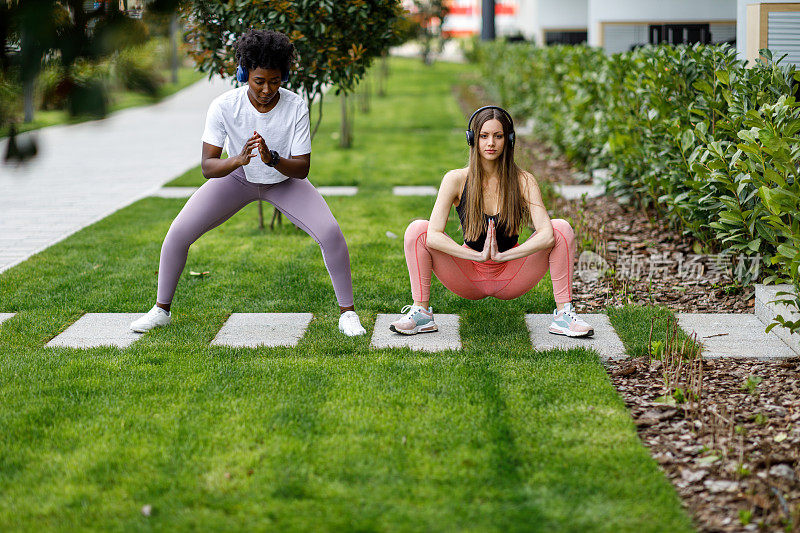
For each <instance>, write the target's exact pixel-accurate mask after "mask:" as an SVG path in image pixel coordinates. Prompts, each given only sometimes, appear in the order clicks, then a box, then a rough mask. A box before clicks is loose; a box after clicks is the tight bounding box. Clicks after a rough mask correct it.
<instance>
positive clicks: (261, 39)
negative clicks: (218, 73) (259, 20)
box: [236, 30, 295, 76]
mask: <svg viewBox="0 0 800 533" xmlns="http://www.w3.org/2000/svg"><path fill="white" fill-rule="evenodd" d="M294 58H295V55H294V45H293V44H292V41H290V40H289V38H288V37H287V36H286V35H285V34H283V33H281V32H279V31H272V30H250V31H248V32H247V33H245V34H243V35H242V36H240V37H239V39H238V40H237V41H236V61H237V63H239V64H240V65H242V66H243V67H244V68H246V69H247V70H248V71H250V72H252V71H253V70H254V69H257V68H259V67H260V68H263V69H271V68H276V69H278V70H280V71H281V74H282V75H284V76H286V75H287V74H288V73H289V68H290V67H291V65H292V62H293V61H294Z"/></svg>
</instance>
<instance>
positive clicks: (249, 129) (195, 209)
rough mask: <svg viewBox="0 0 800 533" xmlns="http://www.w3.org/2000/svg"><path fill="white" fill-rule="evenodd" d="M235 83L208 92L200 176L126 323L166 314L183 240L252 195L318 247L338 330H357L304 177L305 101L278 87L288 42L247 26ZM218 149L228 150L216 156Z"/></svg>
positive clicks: (290, 56) (317, 198)
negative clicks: (144, 300)
mask: <svg viewBox="0 0 800 533" xmlns="http://www.w3.org/2000/svg"><path fill="white" fill-rule="evenodd" d="M236 60H237V62H238V67H237V71H236V76H237V80H238V81H240V82H242V83H244V85H243V86H242V87H238V88H235V89H231V90H230V91H227V92H225V93H223V94H222V95H220V96H219V97H217V98H216V99H214V101H213V102H211V106H210V107H209V110H208V114H207V116H206V125H205V131H204V133H203V137H202V141H203V154H202V165H201V167H202V171H203V176H204V177H205V178H206V179H207V180H208V181H206V183H205V184H203V186H202V187H200V189H198V191H197V192H195V193H194V194H193V195H192V197H191V198H189V200H188V201H187V202H186V205H185V206H184V207H183V209H182V210H181V212H180V213H179V214H178V216H177V217H176V218H175V220H174V221H173V223H172V226H171V227H170V229H169V231H168V232H167V236H166V237H165V238H164V244H163V246H162V248H161V260H160V264H159V270H158V293H157V297H156V304H155V305H154V306H153V308H152V309H151V310H150V311H149V312H148V313H147V314H145V315H144V316H142V317H141V318H139V319H138V320H135V321H134V322H133V323H132V324H131V329H132V330H133V331H139V332H144V331H148V330H150V329H152V328H154V327H157V326H165V325H167V324H169V323H170V321H171V311H170V306H171V303H172V297H173V295H174V293H175V287H176V286H177V284H178V278H179V277H180V274H181V272H182V271H183V268H184V266H185V264H186V257H187V254H188V251H189V246H190V245H191V244H192V243H193V242H194V241H196V240H197V239H198V238H199V237H200V236H201V235H203V234H204V233H206V232H207V231H209V230H211V229H213V228H215V227H217V226H219V225H220V224H222V223H223V222H225V221H226V220H228V219H229V218H230V217H232V216H233V215H234V214H235V213H236V212H238V211H239V210H240V209H242V208H243V207H244V206H245V205H247V204H249V203H250V202H253V201H255V200H259V199H261V200H264V201H266V202H269V203H271V204H272V205H273V206H275V207H276V208H277V209H278V210H279V211H281V212H282V213H283V214H284V215H286V217H287V218H288V219H289V220H291V221H292V222H293V223H294V224H295V225H296V226H298V227H299V228H300V229H302V230H303V231H305V232H306V233H308V234H309V235H310V236H311V237H312V238H313V239H314V240H315V241H316V242H317V243H318V244H319V246H320V248H321V249H322V257H323V260H324V262H325V266H326V267H327V269H328V273H329V274H330V277H331V281H332V282H333V290H334V293H335V294H336V299H337V300H338V303H339V308H340V311H341V315H340V317H339V330H340V331H341V332H342V333H344V334H345V335H348V336H355V335H364V334H365V333H366V331H365V330H364V328H363V327H362V326H361V322H360V321H359V318H358V315H357V314H356V313H355V311H354V308H353V286H352V282H351V278H350V256H349V253H348V250H347V243H346V242H345V240H344V236H343V235H342V231H341V229H340V228H339V224H338V223H337V222H336V219H335V218H334V217H333V215H332V214H331V211H330V209H329V208H328V204H327V203H325V200H324V199H323V198H322V196H321V195H320V193H319V192H318V191H317V190H316V189H315V188H314V186H313V185H312V184H311V183H309V181H308V180H307V179H306V177H307V176H308V171H309V167H310V164H311V135H310V125H309V118H308V106H307V104H306V103H305V100H303V98H302V97H300V96H299V95H298V94H296V93H294V92H292V91H289V90H287V89H285V88H283V87H281V84H282V83H285V82H286V81H287V80H288V74H289V68H290V66H291V64H292V61H293V60H294V45H293V44H292V43H291V41H290V40H289V38H288V37H287V36H286V35H284V34H283V33H280V32H275V31H261V30H250V31H249V32H247V33H246V34H244V35H242V36H241V37H240V38H239V40H238V42H237V43H236ZM223 148H224V149H225V151H226V152H227V153H228V154H229V157H228V158H227V159H221V158H220V155H221V154H222V150H223Z"/></svg>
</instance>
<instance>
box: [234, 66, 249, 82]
mask: <svg viewBox="0 0 800 533" xmlns="http://www.w3.org/2000/svg"><path fill="white" fill-rule="evenodd" d="M247 77H248V73H247V69H246V68H244V67H243V66H241V65H239V66H238V67H236V81H238V82H239V83H246V82H247Z"/></svg>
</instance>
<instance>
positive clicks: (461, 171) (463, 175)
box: [440, 168, 467, 204]
mask: <svg viewBox="0 0 800 533" xmlns="http://www.w3.org/2000/svg"><path fill="white" fill-rule="evenodd" d="M466 181H467V169H466V168H456V169H453V170H451V171H449V172H447V173H446V174H445V175H444V177H443V178H442V186H441V188H440V189H441V190H447V192H448V193H449V196H450V197H451V198H453V199H454V200H455V203H456V204H457V203H458V202H459V201H460V199H461V191H462V190H463V189H464V183H466Z"/></svg>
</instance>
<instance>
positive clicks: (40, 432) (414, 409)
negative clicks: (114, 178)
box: [0, 60, 691, 532]
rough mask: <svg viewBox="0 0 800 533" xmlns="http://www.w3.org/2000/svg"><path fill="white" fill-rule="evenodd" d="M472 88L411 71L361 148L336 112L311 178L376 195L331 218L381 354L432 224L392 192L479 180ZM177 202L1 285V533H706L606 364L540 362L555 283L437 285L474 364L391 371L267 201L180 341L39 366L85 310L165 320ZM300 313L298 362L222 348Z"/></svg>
mask: <svg viewBox="0 0 800 533" xmlns="http://www.w3.org/2000/svg"><path fill="white" fill-rule="evenodd" d="M467 68H469V67H466V66H456V65H447V64H437V65H436V66H434V67H432V68H425V67H424V66H423V65H422V64H421V63H420V62H418V61H409V60H405V61H403V60H395V61H393V62H392V71H393V76H392V78H391V80H390V85H389V96H388V97H387V98H386V99H385V100H380V99H377V98H374V99H373V107H372V112H371V113H370V114H369V115H366V116H365V115H359V116H358V117H357V121H356V129H355V133H356V146H355V148H354V149H352V150H349V151H344V150H340V149H338V148H336V147H335V140H334V139H332V138H331V133H332V132H334V131H336V128H337V120H338V115H337V114H336V112H335V110H337V109H338V106H337V104H336V102H335V101H333V98H330V101H329V103H328V104H327V108H326V114H325V119H324V125H323V127H322V129H321V130H320V133H319V135H318V136H317V138H316V139H315V141H314V152H313V154H314V157H313V158H312V181H314V183H319V184H350V183H358V184H359V185H360V186H361V190H360V192H359V194H358V195H357V196H355V197H352V198H341V197H340V198H330V199H329V200H328V202H329V205H330V206H331V209H332V211H333V213H334V214H335V215H336V217H337V219H338V220H339V222H340V224H341V226H342V229H343V231H344V234H345V237H346V238H347V241H348V245H349V249H350V254H351V261H352V268H353V281H354V287H355V293H356V306H357V310H358V311H359V314H360V315H361V317H362V321H363V322H364V325H365V327H366V328H367V330H368V333H369V334H371V333H372V326H373V324H374V319H375V315H376V314H377V313H386V312H399V310H400V307H401V306H403V305H405V304H407V303H410V301H411V300H410V294H409V288H408V275H407V271H406V267H405V261H404V258H403V248H402V241H401V240H400V239H391V238H388V237H387V236H386V231H391V232H393V233H395V234H396V235H398V236H402V233H403V230H404V228H405V226H406V225H407V224H408V222H409V221H410V220H411V219H413V218H417V217H427V216H428V215H429V214H430V209H431V207H432V204H433V198H413V197H405V198H400V197H393V196H391V193H390V189H389V187H390V186H391V185H396V184H406V183H416V184H432V185H435V184H437V183H438V180H439V179H440V177H441V175H442V173H443V172H444V171H445V170H446V169H449V168H453V167H456V166H459V165H461V164H463V162H464V161H465V158H466V148H465V146H466V145H465V143H464V142H463V132H462V131H461V130H463V129H464V125H463V124H462V122H463V119H462V116H461V114H460V112H459V111H458V109H457V106H456V104H455V102H454V101H453V99H452V97H451V96H450V85H451V84H452V83H454V82H456V81H457V77H458V75H459V73H460V72H462V71H463V70H464V69H467ZM198 112H199V113H200V112H205V110H198ZM196 177H197V176H196V175H191V174H190V175H186V176H184V177H182V178H181V181H182V182H183V184H187V183H196V182H198V181H199V180H197V179H196ZM200 179H201V180H202V178H200ZM182 204H183V201H182V200H172V199H161V198H148V199H144V200H141V201H139V202H137V203H135V204H133V205H132V206H130V207H128V208H125V209H123V210H121V211H119V212H117V213H115V214H113V215H111V216H109V217H107V218H106V219H104V220H102V221H100V222H98V223H96V224H94V225H92V226H90V227H89V228H86V229H84V230H82V231H80V232H78V233H76V234H75V235H73V236H71V237H70V238H69V239H67V240H65V241H63V242H61V243H59V244H57V245H55V246H53V247H51V248H49V249H48V250H46V251H45V252H43V253H41V254H38V255H36V256H35V257H33V258H31V259H29V260H28V261H25V262H24V263H22V264H20V265H18V266H16V267H14V268H13V269H11V270H9V271H6V272H5V273H3V274H0V311H18V312H19V314H18V315H17V316H16V317H14V318H13V319H11V320H9V321H7V322H5V323H4V324H3V325H2V326H0V346H2V349H1V350H0V364H1V365H2V369H3V371H2V372H1V373H0V495H2V496H1V497H0V530H13V529H20V530H34V529H37V530H41V529H43V528H44V529H48V530H50V529H53V530H75V529H88V530H95V529H102V530H108V529H111V530H141V529H153V530H163V531H173V530H204V531H205V530H244V531H252V530H272V531H476V532H483V531H548V532H549V531H614V532H616V531H631V532H642V531H669V532H672V531H689V530H691V522H690V519H689V518H688V517H687V515H686V514H685V512H684V511H683V510H682V509H681V506H680V504H679V499H678V497H677V495H676V493H675V491H674V489H673V488H672V486H671V485H670V483H669V482H668V480H667V479H666V478H665V477H664V476H663V474H662V473H661V472H660V471H659V469H658V467H657V465H656V463H655V462H654V461H653V460H652V459H651V458H650V456H649V454H648V452H647V450H646V449H645V448H644V447H643V446H642V444H641V443H640V441H639V440H638V438H637V436H636V432H635V428H634V424H633V422H632V420H631V419H630V417H629V415H628V412H627V410H626V408H625V406H624V404H623V402H622V400H621V399H620V397H619V396H618V395H617V394H616V392H615V391H614V388H613V387H612V385H611V383H610V381H609V379H608V376H607V374H606V373H605V371H604V369H603V367H602V366H601V364H600V363H599V361H598V358H597V356H596V354H595V353H594V352H590V351H587V350H584V349H576V350H570V351H563V350H551V351H546V352H534V351H532V349H531V346H530V342H529V340H528V334H527V331H526V329H525V325H524V320H523V316H524V314H525V313H529V312H535V313H549V312H551V311H552V309H553V307H554V301H553V296H552V285H551V283H550V278H549V275H548V276H546V277H545V279H544V280H543V281H542V282H541V283H540V284H539V285H538V286H537V287H536V288H535V289H533V290H532V291H531V292H530V293H528V294H527V295H525V296H524V297H522V298H519V299H517V300H513V301H509V302H503V301H498V300H494V299H488V300H483V301H478V302H472V301H468V300H464V299H461V298H458V297H456V296H454V295H452V294H450V293H448V292H447V291H446V290H445V289H444V288H443V287H442V286H441V285H440V284H438V282H434V286H433V290H432V301H433V305H434V308H435V311H437V312H447V313H457V314H459V315H461V336H462V342H463V349H462V350H461V351H459V352H441V353H436V354H421V353H416V352H411V351H409V350H407V349H384V350H374V349H370V348H369V336H367V337H361V338H346V337H344V336H342V335H341V334H339V333H338V332H336V320H337V317H338V309H337V306H336V303H335V300H334V297H333V289H332V287H331V284H330V281H329V278H328V275H327V272H326V271H325V268H324V266H323V263H322V259H321V254H320V252H319V247H318V246H317V245H316V244H315V243H314V242H313V241H312V240H311V238H309V237H308V236H306V235H305V234H304V233H302V232H300V231H299V230H297V229H295V228H294V227H292V226H290V225H284V226H283V227H281V228H279V229H277V230H276V231H274V232H270V231H264V232H262V231H259V230H258V229H257V227H256V226H257V211H256V207H255V205H253V204H251V205H250V206H248V207H246V208H245V209H243V210H242V211H241V212H240V213H239V214H237V215H236V216H234V217H233V218H232V219H231V220H230V221H228V222H226V223H225V224H223V225H222V226H220V227H218V228H216V229H214V230H212V231H211V232H209V233H208V234H206V235H205V236H204V237H202V238H201V239H200V240H199V241H198V242H197V243H195V244H194V245H193V246H192V249H191V250H190V253H189V260H188V263H187V268H186V270H185V273H184V276H182V278H181V280H180V283H179V285H178V290H177V294H176V298H175V301H174V311H175V312H174V322H173V324H172V325H171V326H170V327H169V328H164V329H161V330H156V331H153V332H151V333H149V334H147V335H145V336H144V337H143V338H142V339H141V340H140V341H138V342H136V343H134V344H133V345H131V346H130V347H129V348H127V349H125V350H119V349H115V348H98V349H89V350H76V349H65V348H58V349H49V348H44V347H43V346H44V344H45V343H46V342H47V341H48V340H49V339H51V338H52V337H54V336H55V335H57V334H58V333H59V332H61V331H63V330H64V329H65V328H66V327H67V326H68V325H69V324H70V323H72V322H73V321H75V320H76V319H77V318H78V317H79V316H80V315H81V314H83V313H85V312H143V311H146V310H147V309H149V307H150V306H151V305H152V304H153V300H154V297H155V289H156V269H157V268H158V255H159V250H160V247H161V243H162V240H163V237H164V235H165V233H166V231H167V229H168V227H169V225H170V223H171V222H172V220H173V219H174V217H175V215H176V214H177V213H178V211H179V210H180V208H181V206H182ZM448 229H449V230H450V231H451V232H452V233H453V234H455V231H456V226H455V223H454V222H451V223H450V225H449V228H448ZM189 270H208V271H210V272H211V274H210V275H208V276H207V277H205V278H202V279H197V278H193V277H191V276H189V275H188V272H189ZM298 311H307V312H312V313H313V314H314V320H313V321H312V323H311V325H310V327H309V329H308V331H307V333H306V335H305V336H304V337H303V339H302V340H301V341H300V344H299V345H298V346H297V347H296V348H293V349H289V348H274V349H267V348H259V349H232V348H225V347H216V346H210V345H209V342H210V341H211V339H212V338H213V337H214V335H215V333H216V332H217V331H218V329H219V328H220V327H221V325H222V324H223V323H224V321H225V319H226V317H227V316H228V315H230V313H233V312H298ZM628 316H633V312H632V311H628V310H622V311H619V312H617V313H616V314H615V316H614V317H613V318H614V320H615V323H616V322H618V321H624V320H625V319H626V317H628ZM641 320H643V319H641V317H640V321H641ZM625 331H626V333H624V335H626V343H629V345H630V346H634V347H639V348H641V342H642V340H641V332H640V331H638V330H635V328H634V329H629V330H625ZM644 340H645V342H646V331H645V337H644ZM144 505H151V506H152V509H153V512H152V515H151V516H149V517H145V516H143V515H142V513H141V512H140V509H141V508H142V506H144Z"/></svg>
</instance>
